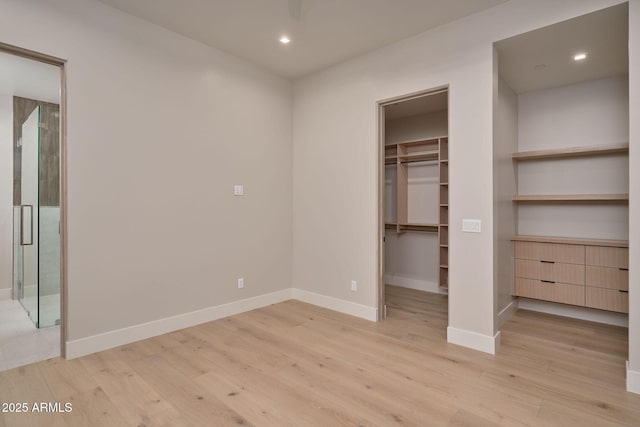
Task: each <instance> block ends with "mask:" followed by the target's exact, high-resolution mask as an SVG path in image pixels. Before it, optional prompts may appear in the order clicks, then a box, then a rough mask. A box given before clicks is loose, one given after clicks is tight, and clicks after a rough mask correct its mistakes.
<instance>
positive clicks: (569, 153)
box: [511, 144, 629, 161]
mask: <svg viewBox="0 0 640 427" xmlns="http://www.w3.org/2000/svg"><path fill="white" fill-rule="evenodd" d="M628 152H629V144H617V145H592V146H586V147H569V148H562V149H554V150H536V151H521V152H518V153H513V154H512V156H511V157H512V158H513V160H518V161H524V160H539V159H561V158H565V157H582V156H594V155H601V154H616V153H628Z"/></svg>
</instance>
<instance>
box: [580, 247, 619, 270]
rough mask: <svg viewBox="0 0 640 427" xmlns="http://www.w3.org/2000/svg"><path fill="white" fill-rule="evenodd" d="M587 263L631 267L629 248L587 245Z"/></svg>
mask: <svg viewBox="0 0 640 427" xmlns="http://www.w3.org/2000/svg"><path fill="white" fill-rule="evenodd" d="M587 265H599V266H602V267H621V268H629V249H627V248H607V247H603V246H587Z"/></svg>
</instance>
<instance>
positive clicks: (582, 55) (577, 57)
mask: <svg viewBox="0 0 640 427" xmlns="http://www.w3.org/2000/svg"><path fill="white" fill-rule="evenodd" d="M583 59H587V54H586V53H584V52H581V53H576V54H575V55H573V60H574V61H582V60H583Z"/></svg>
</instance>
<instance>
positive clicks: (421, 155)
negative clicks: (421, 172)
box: [398, 150, 438, 162]
mask: <svg viewBox="0 0 640 427" xmlns="http://www.w3.org/2000/svg"><path fill="white" fill-rule="evenodd" d="M398 159H399V160H400V161H401V162H404V161H410V162H414V161H417V160H438V151H437V150H436V151H416V152H413V153H407V154H402V155H399V156H398Z"/></svg>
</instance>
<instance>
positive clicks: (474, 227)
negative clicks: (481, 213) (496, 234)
mask: <svg viewBox="0 0 640 427" xmlns="http://www.w3.org/2000/svg"><path fill="white" fill-rule="evenodd" d="M481 229H482V221H480V220H479V219H463V220H462V231H464V232H465V233H480V231H481Z"/></svg>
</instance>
